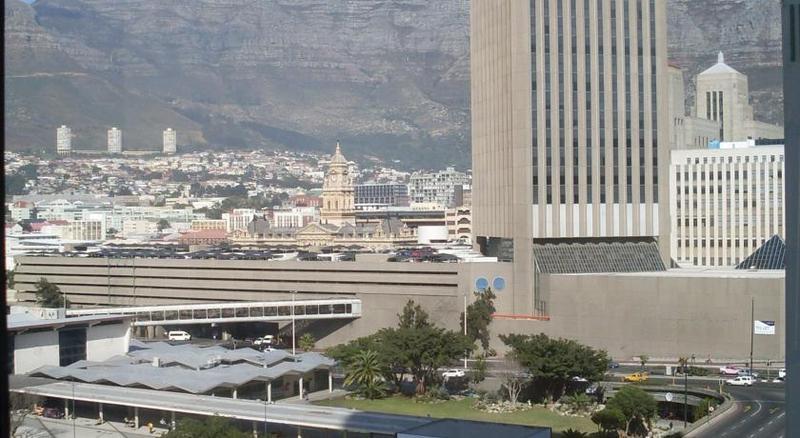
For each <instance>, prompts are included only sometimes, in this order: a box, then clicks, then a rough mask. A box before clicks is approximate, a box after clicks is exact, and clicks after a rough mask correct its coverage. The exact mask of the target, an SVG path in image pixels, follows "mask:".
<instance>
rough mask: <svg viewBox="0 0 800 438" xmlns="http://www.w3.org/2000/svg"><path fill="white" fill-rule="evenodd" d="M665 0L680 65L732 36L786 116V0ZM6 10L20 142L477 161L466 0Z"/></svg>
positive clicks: (11, 140) (419, 162) (205, 2)
mask: <svg viewBox="0 0 800 438" xmlns="http://www.w3.org/2000/svg"><path fill="white" fill-rule="evenodd" d="M712 3H713V5H712ZM669 4H670V8H671V9H670V10H671V13H670V26H671V34H670V47H671V54H670V58H671V59H672V60H673V61H675V62H676V63H678V64H679V65H681V66H682V67H684V68H685V70H686V72H687V79H689V78H691V77H692V76H691V75H693V74H694V73H696V72H697V71H699V70H700V69H701V68H703V67H704V66H707V65H710V64H712V63H713V61H714V59H715V56H716V52H717V51H718V50H724V51H725V52H726V59H728V60H730V64H731V65H733V66H734V67H736V68H737V69H740V70H741V71H743V72H745V73H748V74H750V75H751V90H753V96H754V103H755V106H756V112H757V113H759V114H760V115H761V117H762V118H765V119H767V120H771V121H777V120H778V119H779V118H780V117H781V106H780V105H776V104H774V102H776V99H778V97H779V96H780V89H779V84H780V81H779V78H780V56H779V51H780V35H779V32H780V30H779V28H778V27H777V23H778V19H777V17H778V14H779V0H709V1H703V2H696V1H692V0H670V3H669ZM698 4H702V6H698ZM5 14H6V28H5V37H6V42H5V44H6V73H5V80H6V104H7V105H6V134H5V135H6V144H7V146H8V147H10V148H12V149H37V150H39V149H52V148H53V144H54V142H55V138H54V137H55V127H56V126H58V125H61V124H67V125H70V126H72V127H73V133H74V135H75V139H74V140H73V147H74V148H75V149H103V148H104V147H105V131H106V129H108V127H110V126H118V127H120V128H121V129H123V132H124V135H123V143H124V147H125V148H126V149H158V148H159V147H160V142H161V131H162V130H163V129H164V128H166V127H168V126H169V127H173V128H175V129H177V130H178V143H179V145H186V146H187V147H195V148H208V147H238V148H242V147H250V148H280V149H283V148H288V149H295V150H298V149H307V150H326V151H327V150H329V149H330V145H331V144H332V143H333V142H334V141H335V140H336V139H341V141H342V143H343V145H344V146H345V147H346V151H347V154H348V156H351V157H361V158H364V159H366V158H369V157H378V158H381V159H384V160H397V161H398V162H400V163H402V164H404V165H408V166H417V167H428V168H436V167H442V166H444V165H447V164H455V165H459V166H468V165H469V161H470V152H469V151H470V146H469V2H468V1H467V0H437V1H428V0H271V1H262V0H170V1H167V2H165V1H155V0H38V1H36V2H35V3H33V5H28V4H25V3H23V2H21V1H19V0H8V1H6V6H5ZM690 82H691V81H687V83H690ZM778 102H780V101H778Z"/></svg>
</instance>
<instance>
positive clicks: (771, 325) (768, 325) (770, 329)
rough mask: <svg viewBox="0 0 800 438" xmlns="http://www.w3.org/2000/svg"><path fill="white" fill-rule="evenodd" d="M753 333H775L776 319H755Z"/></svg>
mask: <svg viewBox="0 0 800 438" xmlns="http://www.w3.org/2000/svg"><path fill="white" fill-rule="evenodd" d="M753 333H755V334H757V335H774V334H775V321H759V320H755V321H753Z"/></svg>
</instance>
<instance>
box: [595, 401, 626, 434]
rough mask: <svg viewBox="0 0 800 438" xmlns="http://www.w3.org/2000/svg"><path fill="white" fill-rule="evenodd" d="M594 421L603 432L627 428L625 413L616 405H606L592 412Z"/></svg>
mask: <svg viewBox="0 0 800 438" xmlns="http://www.w3.org/2000/svg"><path fill="white" fill-rule="evenodd" d="M592 421H593V422H594V424H596V425H597V427H598V428H600V430H601V431H602V432H614V431H617V430H620V429H625V426H626V422H625V415H623V414H622V412H621V411H620V410H619V409H617V408H614V407H606V408H605V409H603V410H602V411H597V412H595V413H594V414H592Z"/></svg>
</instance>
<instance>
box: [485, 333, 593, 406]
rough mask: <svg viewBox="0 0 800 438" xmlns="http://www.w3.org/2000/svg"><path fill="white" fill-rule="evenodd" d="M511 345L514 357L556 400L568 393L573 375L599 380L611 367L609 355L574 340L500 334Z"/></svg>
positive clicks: (546, 393) (543, 335)
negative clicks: (566, 389) (567, 388)
mask: <svg viewBox="0 0 800 438" xmlns="http://www.w3.org/2000/svg"><path fill="white" fill-rule="evenodd" d="M500 339H501V340H502V341H503V342H504V343H505V344H506V345H508V346H509V347H511V352H512V357H513V358H514V359H516V360H517V361H518V362H519V363H520V365H522V366H523V367H525V368H526V369H528V371H529V372H530V374H531V375H532V376H533V378H534V379H536V380H538V381H539V382H540V383H542V384H543V387H544V390H545V395H546V396H547V397H548V398H549V399H550V400H551V401H552V400H557V399H559V398H560V397H561V395H562V394H563V393H564V389H565V388H566V386H567V383H568V382H569V381H570V380H571V379H572V378H573V377H583V378H585V379H588V380H590V381H597V380H600V379H601V378H602V377H603V374H605V371H606V369H607V368H608V363H609V359H608V355H607V354H606V352H605V351H603V350H595V349H593V348H591V347H588V346H586V345H582V344H580V343H578V342H576V341H574V340H570V339H561V338H559V339H551V338H549V337H548V336H547V335H545V334H544V333H541V334H538V335H519V334H510V335H500Z"/></svg>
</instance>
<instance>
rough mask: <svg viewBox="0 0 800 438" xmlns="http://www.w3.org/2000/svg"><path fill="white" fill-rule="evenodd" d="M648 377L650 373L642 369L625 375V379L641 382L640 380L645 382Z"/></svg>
mask: <svg viewBox="0 0 800 438" xmlns="http://www.w3.org/2000/svg"><path fill="white" fill-rule="evenodd" d="M649 378H650V373H648V372H647V371H642V372H638V373H633V374H628V375H627V376H625V381H626V382H632V383H641V382H646V381H647V379H649Z"/></svg>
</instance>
